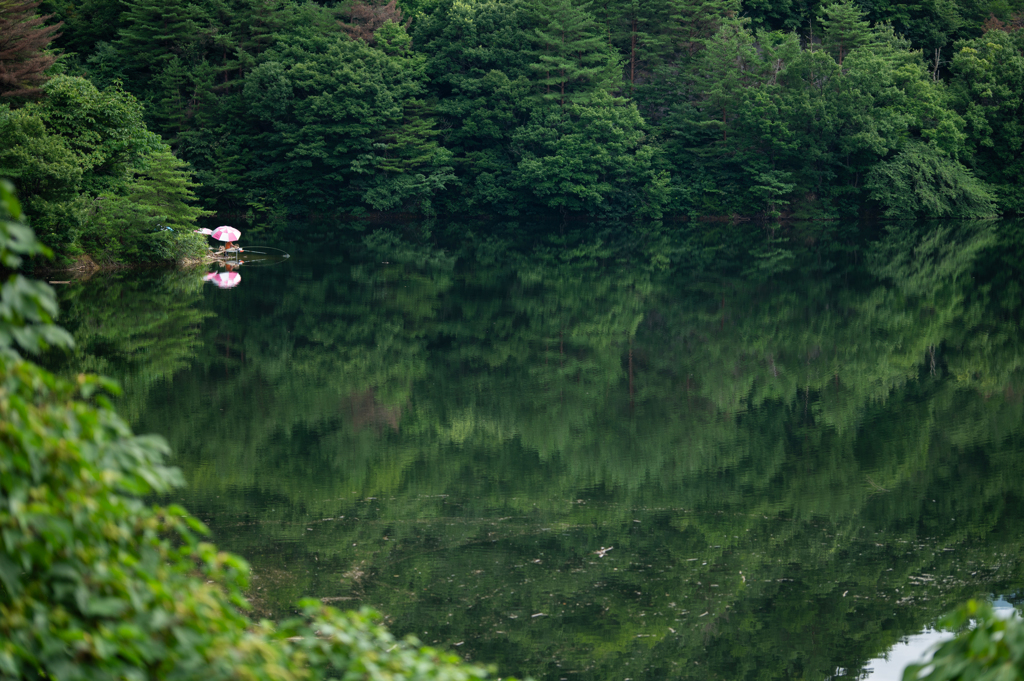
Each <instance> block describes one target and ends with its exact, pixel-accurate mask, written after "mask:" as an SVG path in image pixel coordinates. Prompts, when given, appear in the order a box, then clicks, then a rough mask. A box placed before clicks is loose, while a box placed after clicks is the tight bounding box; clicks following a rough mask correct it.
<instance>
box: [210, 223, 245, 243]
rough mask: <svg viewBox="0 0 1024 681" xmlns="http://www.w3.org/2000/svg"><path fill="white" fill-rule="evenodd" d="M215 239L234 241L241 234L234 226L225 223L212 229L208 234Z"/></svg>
mask: <svg viewBox="0 0 1024 681" xmlns="http://www.w3.org/2000/svg"><path fill="white" fill-rule="evenodd" d="M210 236H212V237H213V238H214V239H216V240H217V241H227V242H228V243H234V242H236V241H238V237H240V236H242V233H241V232H239V231H238V230H237V229H235V228H234V227H228V226H227V225H221V226H220V227H218V228H217V229H215V230H213V232H212V233H211V234H210Z"/></svg>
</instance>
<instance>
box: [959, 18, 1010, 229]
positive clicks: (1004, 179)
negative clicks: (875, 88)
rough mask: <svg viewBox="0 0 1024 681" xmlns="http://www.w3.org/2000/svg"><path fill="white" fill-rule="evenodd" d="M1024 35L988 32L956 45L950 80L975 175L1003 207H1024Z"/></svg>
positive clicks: (1008, 208)
mask: <svg viewBox="0 0 1024 681" xmlns="http://www.w3.org/2000/svg"><path fill="white" fill-rule="evenodd" d="M1022 41H1024V35H1022V33H1021V32H1020V31H1016V32H1014V33H1006V32H1004V31H989V32H988V33H986V34H985V35H984V36H982V37H981V38H976V39H974V40H969V41H963V42H959V43H957V44H956V54H955V55H954V57H953V63H952V66H951V70H952V71H953V79H952V81H951V83H950V90H951V96H952V99H953V104H954V106H955V108H956V110H957V111H958V112H960V113H961V115H962V116H963V117H964V119H965V120H966V122H967V126H966V130H965V132H966V133H967V136H968V141H967V147H968V150H969V154H970V161H971V164H972V165H973V167H974V169H975V172H976V174H977V175H978V177H980V178H981V179H983V180H985V181H986V182H988V183H990V184H991V185H992V186H993V190H994V193H995V194H996V196H997V198H998V202H999V207H1000V209H1002V210H1003V211H1013V212H1021V211H1022V210H1024V191H1022V187H1024V181H1022V180H1024V129H1022V128H1021V125H1020V121H1021V117H1022V115H1024V85H1022V83H1024V56H1022V55H1021V49H1022V45H1024V42H1022Z"/></svg>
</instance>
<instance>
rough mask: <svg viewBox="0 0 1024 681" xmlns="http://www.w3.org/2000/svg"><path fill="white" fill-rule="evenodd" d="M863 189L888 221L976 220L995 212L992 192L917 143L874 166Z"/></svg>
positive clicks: (932, 149)
mask: <svg viewBox="0 0 1024 681" xmlns="http://www.w3.org/2000/svg"><path fill="white" fill-rule="evenodd" d="M864 186H865V187H866V188H867V189H868V191H869V196H870V197H871V198H872V199H873V200H875V201H878V202H879V203H881V204H882V205H883V206H885V216H886V217H889V218H896V219H903V220H907V219H913V218H917V217H931V218H946V217H952V218H980V217H994V216H995V214H996V212H997V211H996V202H995V199H994V197H993V196H992V194H991V192H989V190H988V188H987V187H986V186H985V184H984V183H983V182H980V181H978V179H977V178H975V177H974V175H973V173H971V171H970V170H968V169H967V168H965V167H964V166H963V165H961V164H960V163H959V162H957V161H955V160H953V159H951V158H949V157H948V156H945V155H944V154H943V153H942V152H941V151H939V150H938V149H936V148H935V147H932V146H929V145H926V144H922V143H916V144H913V145H908V146H907V147H906V148H904V149H903V150H902V151H901V152H900V153H899V154H897V155H896V156H895V157H894V158H892V159H891V160H887V161H883V162H881V163H878V164H877V165H875V166H874V167H873V168H872V169H871V171H870V172H869V173H868V175H867V178H865V182H864Z"/></svg>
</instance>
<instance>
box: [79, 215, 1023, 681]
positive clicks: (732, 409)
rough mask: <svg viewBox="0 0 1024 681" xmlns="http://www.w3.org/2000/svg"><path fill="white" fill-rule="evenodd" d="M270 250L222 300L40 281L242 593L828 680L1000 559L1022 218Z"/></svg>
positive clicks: (1019, 442)
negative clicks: (725, 248)
mask: <svg viewBox="0 0 1024 681" xmlns="http://www.w3.org/2000/svg"><path fill="white" fill-rule="evenodd" d="M756 231H757V230H754V232H756ZM761 238H765V235H763V234H762V235H761ZM274 243H275V244H276V245H279V246H281V247H283V248H286V250H289V251H290V252H291V253H292V257H291V258H290V259H289V260H287V261H285V262H283V263H280V264H276V265H272V266H266V267H243V268H241V270H240V274H241V275H242V279H241V282H240V283H239V285H238V286H236V287H235V288H231V289H227V290H222V289H218V288H216V287H215V286H213V285H212V284H210V283H207V284H204V283H203V281H202V272H198V271H177V272H168V271H154V272H143V273H139V272H122V273H115V274H111V275H105V276H99V277H95V278H93V279H92V280H90V281H88V282H85V283H76V284H73V285H71V286H69V287H65V288H63V289H62V290H61V295H62V299H63V303H64V317H63V322H64V323H65V324H66V325H67V326H68V328H69V329H71V330H72V331H73V332H74V334H75V336H76V338H77V339H78V344H79V345H78V349H77V351H76V354H75V356H74V357H73V358H71V359H70V360H69V362H68V364H66V365H65V368H66V370H79V369H86V370H93V371H100V372H103V373H106V374H108V375H112V376H114V377H116V378H118V379H120V380H121V381H122V382H123V384H124V385H125V388H126V394H125V395H124V396H123V397H122V398H120V401H119V405H120V407H121V408H122V410H123V412H124V413H125V414H126V415H127V416H128V417H129V418H130V419H131V421H132V423H133V425H134V426H135V427H136V429H137V430H138V431H140V432H156V433H159V434H161V435H163V436H165V437H166V438H167V439H168V440H169V441H170V443H171V445H172V447H173V449H174V452H175V454H174V460H175V462H176V463H177V464H178V465H179V466H180V467H181V468H182V469H183V470H184V472H185V475H186V477H187V479H188V481H189V487H188V489H186V490H183V491H182V492H181V494H180V495H179V497H178V498H177V499H175V500H176V501H181V502H183V503H184V504H185V505H186V507H187V508H189V509H190V510H191V511H192V512H193V513H195V514H196V515H197V516H199V517H200V518H202V519H203V520H204V521H206V522H207V523H208V524H209V526H210V527H211V528H212V530H213V533H214V537H215V540H216V541H217V542H218V543H219V544H220V545H221V546H222V547H224V548H227V549H230V550H232V551H235V552H237V553H240V554H241V555H243V556H244V557H245V558H247V559H248V560H249V561H250V562H251V564H252V568H253V574H252V582H253V588H252V591H251V598H252V602H253V604H254V606H255V612H256V614H257V615H258V616H266V617H281V616H285V615H287V614H288V613H289V612H291V608H290V604H291V603H292V602H293V601H294V600H295V599H297V598H299V597H301V596H304V595H309V596H314V597H316V598H321V599H323V600H325V601H327V602H329V603H332V604H334V605H337V606H339V607H343V608H348V607H356V606H360V605H370V606H373V607H375V608H377V609H379V610H380V611H381V612H383V613H384V614H385V615H386V617H387V622H388V624H389V626H390V627H391V628H392V629H393V630H394V631H395V632H396V633H398V634H403V635H404V634H415V635H417V636H419V637H420V638H421V639H422V640H424V641H425V642H427V643H436V644H437V645H439V646H442V647H445V648H451V649H453V650H455V651H457V652H458V653H459V654H461V655H463V656H464V657H467V658H469V659H472V660H475V661H487V662H495V663H497V664H498V668H499V675H500V676H506V675H510V674H515V675H520V676H525V675H533V676H534V677H535V678H537V679H545V680H550V681H560V680H561V679H566V680H575V679H618V680H623V679H632V681H640V680H641V679H663V678H693V679H709V678H715V679H825V678H836V677H842V678H857V677H859V676H861V675H862V673H863V670H864V667H865V664H866V663H867V662H868V661H869V660H871V659H872V658H875V657H877V656H879V655H882V654H883V653H885V652H886V651H887V650H888V649H889V648H890V647H891V646H892V645H893V644H894V643H896V642H897V641H899V640H900V639H901V638H903V637H906V636H909V635H912V634H915V633H917V632H919V631H921V630H922V629H923V628H924V627H926V626H927V625H929V624H930V623H932V622H933V621H934V620H935V618H936V617H937V616H939V615H940V614H942V613H943V612H944V611H946V610H947V609H948V608H949V607H951V606H952V605H954V604H956V603H958V602H960V601H962V600H964V599H966V598H969V597H974V596H998V595H1002V596H1005V597H1007V598H1008V599H1009V600H1010V601H1011V602H1012V601H1014V594H1015V593H1016V592H1017V591H1018V590H1019V589H1020V588H1021V586H1022V584H1024V574H1022V563H1021V555H1022V552H1024V546H1022V543H1021V538H1022V530H1024V503H1022V501H1024V401H1022V394H1024V373H1022V363H1024V335H1022V333H1021V331H1022V323H1024V304H1022V300H1021V293H1022V282H1024V272H1022V267H1024V226H1022V225H1021V224H1020V223H1010V222H1002V223H958V224H953V225H911V226H907V227H904V228H901V229H898V230H895V231H892V232H891V233H888V234H885V235H883V236H882V237H881V238H880V239H879V240H877V241H875V242H873V243H869V244H867V245H864V246H863V247H856V248H853V247H843V248H839V247H826V246H823V245H821V243H810V240H808V243H806V244H804V243H801V244H800V245H799V246H791V245H784V246H783V247H782V249H781V250H778V249H776V250H774V251H770V252H769V251H763V253H764V255H763V257H762V260H761V261H759V262H761V265H762V266H760V267H754V268H748V270H747V274H746V275H742V274H733V275H731V276H725V275H724V274H721V273H719V274H714V273H711V272H704V273H702V274H700V275H691V274H688V273H675V274H671V275H670V274H666V273H665V272H663V271H662V270H660V269H658V267H652V266H650V265H649V264H646V262H647V261H646V260H645V259H643V258H636V257H632V258H631V259H630V260H629V261H624V260H623V259H618V258H616V257H614V256H609V255H608V254H607V253H605V252H603V251H601V249H600V248H599V247H596V246H595V247H594V248H589V249H588V248H587V247H581V246H580V244H576V245H574V246H573V247H572V248H571V249H570V248H569V246H567V245H564V242H557V241H555V242H552V243H547V244H541V245H539V246H537V247H536V248H533V249H526V250H522V249H520V250H513V249H509V248H507V247H506V246H505V245H503V244H502V243H500V242H496V241H494V240H480V239H475V240H474V239H470V240H468V241H467V242H466V243H465V244H462V245H460V246H457V247H451V246H449V248H448V249H447V250H441V249H440V248H439V247H437V246H436V245H435V244H434V243H433V242H430V241H428V242H426V243H425V244H420V245H409V244H407V243H403V242H401V241H397V240H395V239H389V238H386V235H385V237H381V235H378V237H375V238H373V239H371V240H369V242H368V243H369V246H367V245H366V244H364V243H361V242H360V241H359V240H358V239H355V240H352V239H350V240H349V241H347V242H345V241H341V240H332V239H331V238H329V237H324V236H315V235H314V236H310V237H309V240H306V241H302V242H295V243H288V242H287V241H285V240H278V241H275V242H274ZM560 244H561V245H560ZM584 246H585V244H584Z"/></svg>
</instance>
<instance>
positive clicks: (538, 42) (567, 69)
mask: <svg viewBox="0 0 1024 681" xmlns="http://www.w3.org/2000/svg"><path fill="white" fill-rule="evenodd" d="M533 11H534V12H535V14H536V17H537V18H536V21H537V24H538V28H536V29H535V31H534V35H533V36H532V37H533V42H534V44H535V46H536V63H534V64H533V66H532V68H533V71H534V74H535V77H534V81H535V82H536V84H537V85H538V86H539V87H538V94H539V96H540V97H541V98H542V99H544V100H545V101H548V102H557V103H558V105H559V106H563V107H564V106H565V105H566V104H569V103H573V104H588V103H590V102H591V101H593V100H594V98H595V97H599V96H601V95H602V94H609V93H611V92H613V91H614V90H616V89H617V88H618V85H619V82H620V73H621V71H620V68H621V65H620V63H619V57H618V55H617V54H616V53H615V52H614V50H612V49H611V46H610V45H609V44H608V40H607V38H606V37H605V36H604V35H603V31H602V30H601V26H600V25H599V24H598V23H597V21H596V20H595V19H594V17H593V15H592V14H590V13H589V12H588V11H587V10H586V6H585V5H584V6H580V5H574V4H573V2H572V0H554V2H535V3H534V5H533Z"/></svg>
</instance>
